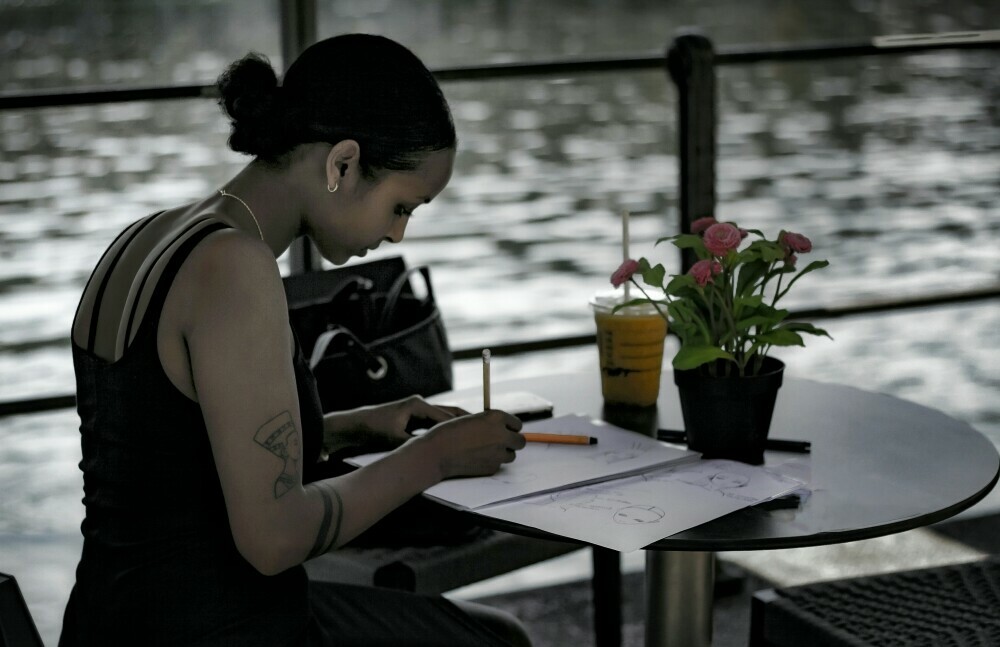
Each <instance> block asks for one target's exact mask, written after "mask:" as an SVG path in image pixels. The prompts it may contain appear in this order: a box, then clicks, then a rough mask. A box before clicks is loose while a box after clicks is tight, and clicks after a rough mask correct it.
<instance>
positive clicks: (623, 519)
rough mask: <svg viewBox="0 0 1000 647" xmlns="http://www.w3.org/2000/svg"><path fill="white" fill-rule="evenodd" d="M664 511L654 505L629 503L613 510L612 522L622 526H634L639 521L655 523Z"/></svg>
mask: <svg viewBox="0 0 1000 647" xmlns="http://www.w3.org/2000/svg"><path fill="white" fill-rule="evenodd" d="M665 515H666V513H665V512H664V511H663V510H661V509H659V508H657V507H656V506H655V505H630V506H626V507H624V508H622V509H621V510H618V511H617V512H615V516H614V518H613V520H614V522H615V523H617V524H621V525H623V526H634V525H636V524H640V523H656V522H657V521H659V520H660V519H662V518H663V517H664V516H665Z"/></svg>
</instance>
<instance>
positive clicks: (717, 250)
mask: <svg viewBox="0 0 1000 647" xmlns="http://www.w3.org/2000/svg"><path fill="white" fill-rule="evenodd" d="M704 239H705V248H706V249H707V250H708V251H709V253H711V254H712V255H714V256H725V255H726V252H728V251H729V250H731V249H736V248H737V247H739V246H740V241H741V240H743V237H742V236H741V235H740V230H739V228H737V227H735V226H733V225H731V224H729V223H728V222H719V223H716V224H714V225H712V226H711V227H709V228H708V229H706V230H705V236H704Z"/></svg>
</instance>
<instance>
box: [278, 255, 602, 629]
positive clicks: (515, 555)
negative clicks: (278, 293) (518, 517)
mask: <svg viewBox="0 0 1000 647" xmlns="http://www.w3.org/2000/svg"><path fill="white" fill-rule="evenodd" d="M402 270H405V262H404V261H403V259H402V257H399V256H394V257H390V258H386V259H381V260H378V261H372V262H368V263H359V264H354V265H351V266H347V267H344V268H337V269H335V270H326V271H324V272H310V273H306V274H300V275H294V276H289V277H286V278H285V279H284V286H285V291H286V293H287V296H288V302H289V305H290V306H295V305H296V304H309V303H314V302H317V300H319V301H322V300H323V299H324V297H325V296H326V295H328V294H330V293H331V291H333V290H335V289H336V287H337V286H338V285H339V284H340V282H341V281H343V278H344V276H345V275H352V274H356V275H360V276H363V277H365V278H367V279H368V280H370V281H371V282H372V284H373V285H374V286H375V289H377V290H381V291H385V290H387V289H388V285H390V284H391V283H392V281H393V278H394V277H395V276H398V275H399V273H400V272H401V271H402ZM295 321H296V320H295V319H293V325H295ZM299 321H300V325H301V320H299ZM296 334H297V335H298V336H299V338H300V340H303V342H304V343H305V344H308V343H309V340H308V338H307V336H306V335H305V334H303V332H302V330H301V329H300V330H297V331H296ZM303 350H304V351H305V352H306V354H307V356H308V354H309V352H310V351H311V349H310V348H304V349H303ZM402 526H403V527H407V524H402ZM579 549H580V546H579V545H576V544H571V543H567V542H557V541H548V540H542V539H532V538H529V537H522V536H517V535H513V534H510V533H505V532H500V531H497V530H490V529H485V528H479V529H474V530H473V531H472V532H469V533H463V534H462V535H461V536H459V537H455V538H454V539H451V538H448V539H447V540H446V541H443V542H441V543H437V544H435V543H431V542H419V545H402V546H400V545H392V546H379V545H361V546H347V547H344V548H341V549H338V550H336V551H333V552H330V553H327V554H325V555H321V556H319V557H317V558H315V559H312V560H310V561H309V562H307V563H306V571H307V572H308V574H309V577H310V578H312V579H314V580H318V581H330V582H342V583H348V584H362V585H367V586H381V587H386V588H394V589H401V590H406V591H414V592H419V593H431V594H436V593H444V592H446V591H450V590H452V589H455V588H458V587H461V586H465V585H467V584H472V583H475V582H480V581H482V580H485V579H489V578H491V577H495V576H497V575H502V574H505V573H508V572H511V571H514V570H517V569H519V568H522V567H524V566H530V565H532V564H536V563H539V562H542V561H544V560H547V559H551V558H553V557H558V556H560V555H564V554H566V553H569V552H572V551H574V550H579ZM592 559H593V564H594V579H593V582H592V585H593V591H594V628H595V637H596V644H597V646H598V647H615V646H617V645H620V644H621V573H620V557H619V555H618V553H616V552H614V551H610V550H606V549H593V551H592Z"/></svg>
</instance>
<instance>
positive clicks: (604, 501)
mask: <svg viewBox="0 0 1000 647" xmlns="http://www.w3.org/2000/svg"><path fill="white" fill-rule="evenodd" d="M801 485H802V484H801V483H800V482H799V481H796V480H794V479H790V478H787V477H784V476H781V475H779V474H775V473H772V472H770V471H768V470H765V469H764V468H761V467H755V466H752V465H746V464H744V463H738V462H735V461H727V460H707V461H704V460H702V461H696V462H693V463H684V464H682V465H678V466H674V467H668V468H665V469H658V470H655V471H651V472H647V473H645V474H642V475H639V476H633V477H630V478H626V479H617V480H613V481H605V482H603V483H599V484H595V485H588V486H584V487H575V488H571V489H565V490H561V491H558V492H552V493H549V494H545V495H541V496H536V497H530V498H527V499H521V500H519V501H517V502H514V503H501V504H496V505H491V506H487V507H485V508H481V509H479V510H477V511H476V512H478V513H479V514H483V515H486V516H489V517H494V518H496V519H504V520H507V521H512V522H515V523H519V524H522V525H526V526H530V527H532V528H538V529H540V530H545V531H547V532H551V533H554V534H557V535H562V536H564V537H570V538H573V539H579V540H581V541H586V542H588V543H591V544H596V545H598V546H604V547H606V548H611V549H613V550H617V551H621V552H630V551H633V550H637V549H639V548H642V547H643V546H646V545H648V544H651V543H653V542H654V541H657V540H658V539H663V538H664V537H669V536H670V535H673V534H676V533H678V532H681V531H683V530H687V529H689V528H693V527H695V526H698V525H701V524H703V523H705V522H707V521H711V520H712V519H715V518H717V517H721V516H723V515H726V514H729V513H730V512H733V511H734V510H738V509H740V508H743V507H746V506H750V505H753V504H754V503H759V502H761V501H764V500H766V499H770V498H773V497H775V496H780V495H781V494H783V493H786V492H790V491H792V490H795V489H796V488H798V487H800V486H801Z"/></svg>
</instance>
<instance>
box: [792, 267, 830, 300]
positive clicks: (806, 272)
mask: <svg viewBox="0 0 1000 647" xmlns="http://www.w3.org/2000/svg"><path fill="white" fill-rule="evenodd" d="M829 264H830V261H813V262H812V263H809V264H808V265H806V266H805V267H804V268H802V271H801V272H799V273H798V274H796V275H795V276H794V277H792V280H791V281H789V282H788V286H787V287H785V288H784V289H782V291H781V293H782V294H787V293H788V291H789V290H790V289H792V286H793V285H794V284H795V282H796V281H798V280H799V279H800V278H802V277H803V276H805V275H806V274H808V273H809V272H812V271H813V270H818V269H821V268H824V267H826V266H827V265H829Z"/></svg>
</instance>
